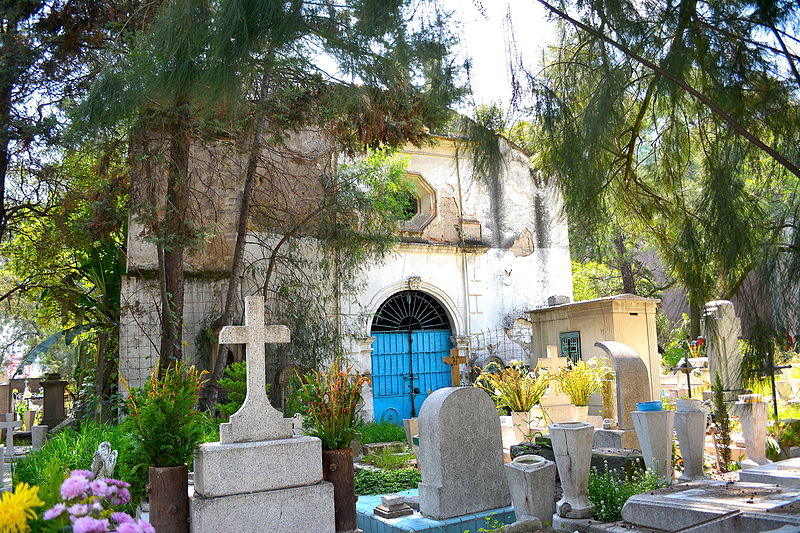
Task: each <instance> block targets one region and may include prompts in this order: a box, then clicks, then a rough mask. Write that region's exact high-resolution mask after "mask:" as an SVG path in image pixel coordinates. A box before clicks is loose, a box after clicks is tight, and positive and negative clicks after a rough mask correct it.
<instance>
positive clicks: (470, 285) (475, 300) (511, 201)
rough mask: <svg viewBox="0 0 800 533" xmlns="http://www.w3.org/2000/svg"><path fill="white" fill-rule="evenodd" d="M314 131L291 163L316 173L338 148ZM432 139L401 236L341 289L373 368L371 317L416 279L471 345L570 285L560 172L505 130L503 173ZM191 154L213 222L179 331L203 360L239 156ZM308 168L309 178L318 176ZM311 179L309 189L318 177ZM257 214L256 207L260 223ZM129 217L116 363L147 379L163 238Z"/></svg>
mask: <svg viewBox="0 0 800 533" xmlns="http://www.w3.org/2000/svg"><path fill="white" fill-rule="evenodd" d="M306 137H307V138H305V139H303V141H302V142H298V144H299V145H300V146H301V147H302V150H303V151H304V152H303V153H308V154H310V155H309V156H308V157H307V158H306V160H307V164H306V167H304V168H303V169H301V170H302V171H301V170H298V169H296V168H287V169H283V170H284V171H285V172H286V173H292V172H294V173H295V174H300V175H305V176H317V175H321V174H323V173H324V172H326V169H327V168H328V167H327V165H330V163H331V157H330V153H327V152H326V151H325V146H323V145H322V144H320V141H319V137H318V136H314V135H307V136H306ZM434 140H435V142H434V143H433V144H432V145H428V146H424V147H422V148H417V147H412V146H409V147H407V148H406V149H405V150H404V151H403V152H402V155H404V156H405V157H407V159H408V176H409V177H410V179H411V180H412V181H414V182H415V183H417V188H416V190H417V196H418V198H417V200H418V213H417V214H416V215H415V216H414V217H413V218H412V219H411V220H410V221H408V222H406V223H403V224H401V226H400V228H399V231H400V235H401V243H400V244H399V245H398V246H397V248H396V250H395V251H394V252H393V253H391V254H390V255H389V256H388V257H387V258H386V260H385V261H384V262H383V263H382V264H376V265H371V266H369V268H367V269H366V270H365V271H364V272H363V276H362V280H363V283H362V284H360V289H359V291H358V292H356V293H347V292H345V291H342V292H341V293H340V294H341V296H340V298H339V301H338V302H336V304H335V308H332V309H331V310H330V312H331V313H332V314H335V315H338V316H339V317H340V320H339V323H340V328H341V332H342V333H345V334H346V340H345V346H346V349H347V350H348V351H349V352H350V353H351V355H352V357H353V359H354V360H355V362H356V364H357V366H358V367H359V369H360V370H361V371H363V372H365V373H367V374H368V375H369V374H370V373H371V364H372V363H371V354H372V350H373V346H372V342H373V337H372V336H371V334H372V330H371V328H372V321H373V317H374V315H375V313H376V311H377V310H378V308H379V307H380V305H381V304H382V303H383V302H385V301H386V300H387V299H388V298H390V297H391V296H392V295H394V294H396V293H397V292H399V291H403V290H409V289H414V290H418V291H421V292H424V293H426V294H427V295H430V296H432V297H433V298H435V299H436V301H437V302H438V303H439V304H441V306H442V307H443V308H444V309H445V311H446V314H447V319H448V321H449V325H450V331H451V333H452V336H453V337H452V338H453V341H452V344H453V346H459V347H460V348H461V352H462V354H464V355H467V354H466V352H467V351H468V349H467V346H469V339H470V338H471V337H473V336H476V335H478V334H480V333H481V332H483V331H486V330H494V329H497V328H503V327H506V328H510V327H512V326H513V325H514V324H515V322H516V321H517V319H518V318H519V317H521V316H523V313H524V311H525V310H527V309H531V308H535V307H538V306H542V305H545V304H546V303H547V299H548V297H550V296H552V295H569V296H571V295H572V279H571V274H570V272H571V270H570V256H569V242H568V235H567V221H566V217H565V215H564V214H563V201H562V198H561V195H560V192H559V191H558V188H557V186H556V184H555V183H554V182H553V180H549V181H548V180H544V179H542V178H541V177H538V176H536V175H535V174H534V173H533V172H532V171H531V170H530V168H529V166H528V158H527V156H526V155H525V154H523V153H522V152H521V151H520V150H519V149H517V148H515V147H513V146H512V145H511V144H510V143H507V142H501V150H502V152H503V154H504V156H505V164H504V165H502V170H501V171H500V174H499V175H498V176H489V177H484V176H477V175H475V174H473V172H472V169H471V164H470V160H469V157H468V155H467V153H466V152H465V151H464V150H463V149H461V150H459V149H458V147H457V145H456V142H455V141H454V140H453V139H450V138H446V137H437V138H435V139H434ZM326 153H327V156H326ZM192 161H193V163H192V164H193V165H196V168H193V176H194V175H197V176H199V177H198V178H197V179H196V182H197V183H194V184H193V187H195V188H196V189H197V190H198V193H197V194H196V195H195V197H196V200H195V201H196V203H197V205H195V206H193V210H198V211H200V212H202V213H203V214H204V217H203V220H202V221H199V222H202V223H203V224H204V225H205V226H207V227H209V228H211V229H210V237H209V239H208V243H207V246H206V248H205V250H194V251H192V252H191V253H189V254H188V255H187V259H186V295H185V317H184V333H183V339H184V345H185V353H186V354H187V359H188V360H189V361H191V362H195V363H199V364H200V365H201V366H203V367H207V366H208V363H209V362H208V361H207V357H208V353H209V350H205V349H203V348H202V347H199V346H198V338H199V337H202V335H201V333H202V332H203V330H204V329H205V328H207V326H208V325H209V324H210V323H211V322H212V321H213V320H214V319H215V318H216V317H217V316H219V315H220V314H221V310H222V306H223V301H224V296H225V289H226V286H227V270H228V269H229V268H230V257H231V253H232V248H233V235H234V233H233V224H234V223H235V214H236V204H237V199H238V198H239V197H240V194H241V188H242V184H241V177H240V176H241V175H242V173H241V172H240V171H241V168H242V164H243V163H242V160H241V157H240V156H236V155H235V154H234V151H233V150H231V149H230V148H229V147H226V146H219V147H214V149H208V150H206V151H205V152H203V151H202V150H200V149H197V148H195V149H194V150H193V157H192ZM273 163H274V162H273ZM278 163H280V162H278ZM278 163H275V164H276V165H277V164H278ZM284 166H286V167H290V166H291V164H290V163H286V164H285V165H284ZM193 179H194V178H193ZM308 179H309V180H310V181H309V183H312V184H313V178H308ZM264 181H265V182H268V181H269V180H264ZM271 186H272V187H273V190H272V191H270V188H269V187H270V183H260V184H259V186H258V187H257V190H256V193H255V194H256V196H257V197H260V198H264V197H269V195H270V194H272V195H275V191H276V190H277V191H278V192H279V193H280V192H286V190H285V187H286V185H282V184H280V183H278V184H276V183H272V184H271ZM293 187H295V188H296V185H293ZM309 189H310V190H311V193H310V194H311V195H312V196H313V194H314V193H315V189H314V188H313V187H311V186H309ZM133 190H134V192H133V196H134V198H133V200H132V202H131V203H132V205H137V202H140V201H141V200H140V198H139V197H141V196H143V195H146V194H148V193H151V192H152V191H150V190H145V189H144V188H143V187H141V186H140V187H137V186H134V187H133ZM290 192H291V193H292V194H293V195H300V196H302V195H301V194H300V193H304V194H305V192H307V191H299V192H298V191H297V190H292V191H290ZM256 223H257V220H255V219H254V221H253V224H252V225H251V226H252V228H251V229H252V230H254V231H255V230H257V225H256ZM129 227H130V230H129V234H128V256H127V257H128V265H127V266H128V268H127V276H126V277H125V279H124V281H123V287H122V302H123V311H122V319H121V324H120V352H121V363H120V374H121V376H122V378H123V379H125V380H126V381H127V384H128V385H129V386H132V387H133V386H138V385H141V384H142V383H143V382H144V380H145V379H146V378H147V375H148V373H149V371H150V369H152V368H153V367H154V365H155V363H156V357H157V351H158V348H159V336H158V335H159V313H158V305H159V304H158V302H159V297H158V290H157V289H158V287H157V284H156V282H155V280H156V273H157V261H156V253H155V248H154V246H153V245H152V244H151V243H150V242H149V241H147V239H146V238H145V237H146V232H145V231H144V229H143V226H142V225H141V224H140V223H139V222H138V221H137V218H136V216H135V214H132V215H131V220H130V224H129ZM254 235H255V236H258V234H256V233H254ZM261 237H263V235H262V236H261ZM256 240H257V239H255V238H254V239H252V241H253V242H252V243H249V244H248V247H247V248H246V252H245V253H246V256H247V257H249V258H250V259H251V260H256V259H258V258H260V257H263V255H264V254H263V252H262V251H261V249H260V247H259V245H258V244H257V243H256V242H255V241H256ZM246 283H251V284H252V285H248V286H246V287H245V288H244V289H243V291H242V292H243V294H250V293H252V292H254V291H255V290H256V289H257V287H259V283H258V280H247V281H246ZM473 362H474V361H473V360H472V359H470V358H468V361H467V362H466V363H464V364H462V367H461V370H462V373H467V372H468V371H469V369H470V368H471V366H470V365H471V364H472V363H473ZM268 365H269V361H268ZM280 371H281V369H280V368H272V369H271V368H269V367H268V369H267V372H268V379H270V378H269V373H270V372H273V373H274V374H275V375H277V374H278V373H280ZM364 395H365V399H366V400H367V401H366V402H365V403H366V405H365V407H366V412H365V413H364V414H365V416H366V418H369V417H370V416H371V409H372V403H371V401H370V399H371V397H372V393H371V391H370V390H369V388H367V389H366V390H365V391H364Z"/></svg>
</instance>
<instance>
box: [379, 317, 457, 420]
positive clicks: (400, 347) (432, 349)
mask: <svg viewBox="0 0 800 533" xmlns="http://www.w3.org/2000/svg"><path fill="white" fill-rule="evenodd" d="M373 335H374V336H375V342H374V343H373V345H372V347H373V351H372V394H373V407H374V409H375V420H386V421H390V422H393V423H396V424H402V421H403V419H404V418H411V417H412V416H417V415H419V410H420V409H421V408H422V403H423V402H424V401H425V398H427V397H428V394H430V393H431V392H433V391H435V390H437V389H441V388H442V387H449V386H450V385H451V384H452V382H451V377H450V365H448V364H446V363H445V362H444V361H443V359H444V358H445V357H447V356H448V355H450V347H451V344H450V335H451V332H450V330H421V331H411V332H409V331H402V332H399V331H398V332H387V333H373Z"/></svg>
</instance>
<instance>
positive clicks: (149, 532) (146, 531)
mask: <svg viewBox="0 0 800 533" xmlns="http://www.w3.org/2000/svg"><path fill="white" fill-rule="evenodd" d="M137 523H138V524H139V527H141V528H142V532H143V533H156V528H154V527H153V526H151V525H150V522H145V521H144V520H139V521H138V522H137Z"/></svg>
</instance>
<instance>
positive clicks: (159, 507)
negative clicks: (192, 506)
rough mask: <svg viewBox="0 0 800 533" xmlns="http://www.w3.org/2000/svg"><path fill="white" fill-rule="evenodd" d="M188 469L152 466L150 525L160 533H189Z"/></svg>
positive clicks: (149, 482)
mask: <svg viewBox="0 0 800 533" xmlns="http://www.w3.org/2000/svg"><path fill="white" fill-rule="evenodd" d="M188 470H189V469H188V467H187V466H186V465H182V466H165V467H155V466H151V467H150V471H149V480H148V483H147V493H148V494H149V495H150V524H151V525H152V526H153V527H154V528H155V529H156V531H157V532H158V533H189V474H188Z"/></svg>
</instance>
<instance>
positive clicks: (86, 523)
mask: <svg viewBox="0 0 800 533" xmlns="http://www.w3.org/2000/svg"><path fill="white" fill-rule="evenodd" d="M72 531H73V533H108V520H99V519H97V518H92V517H91V516H82V517H81V518H78V519H77V520H75V522H73V523H72Z"/></svg>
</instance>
